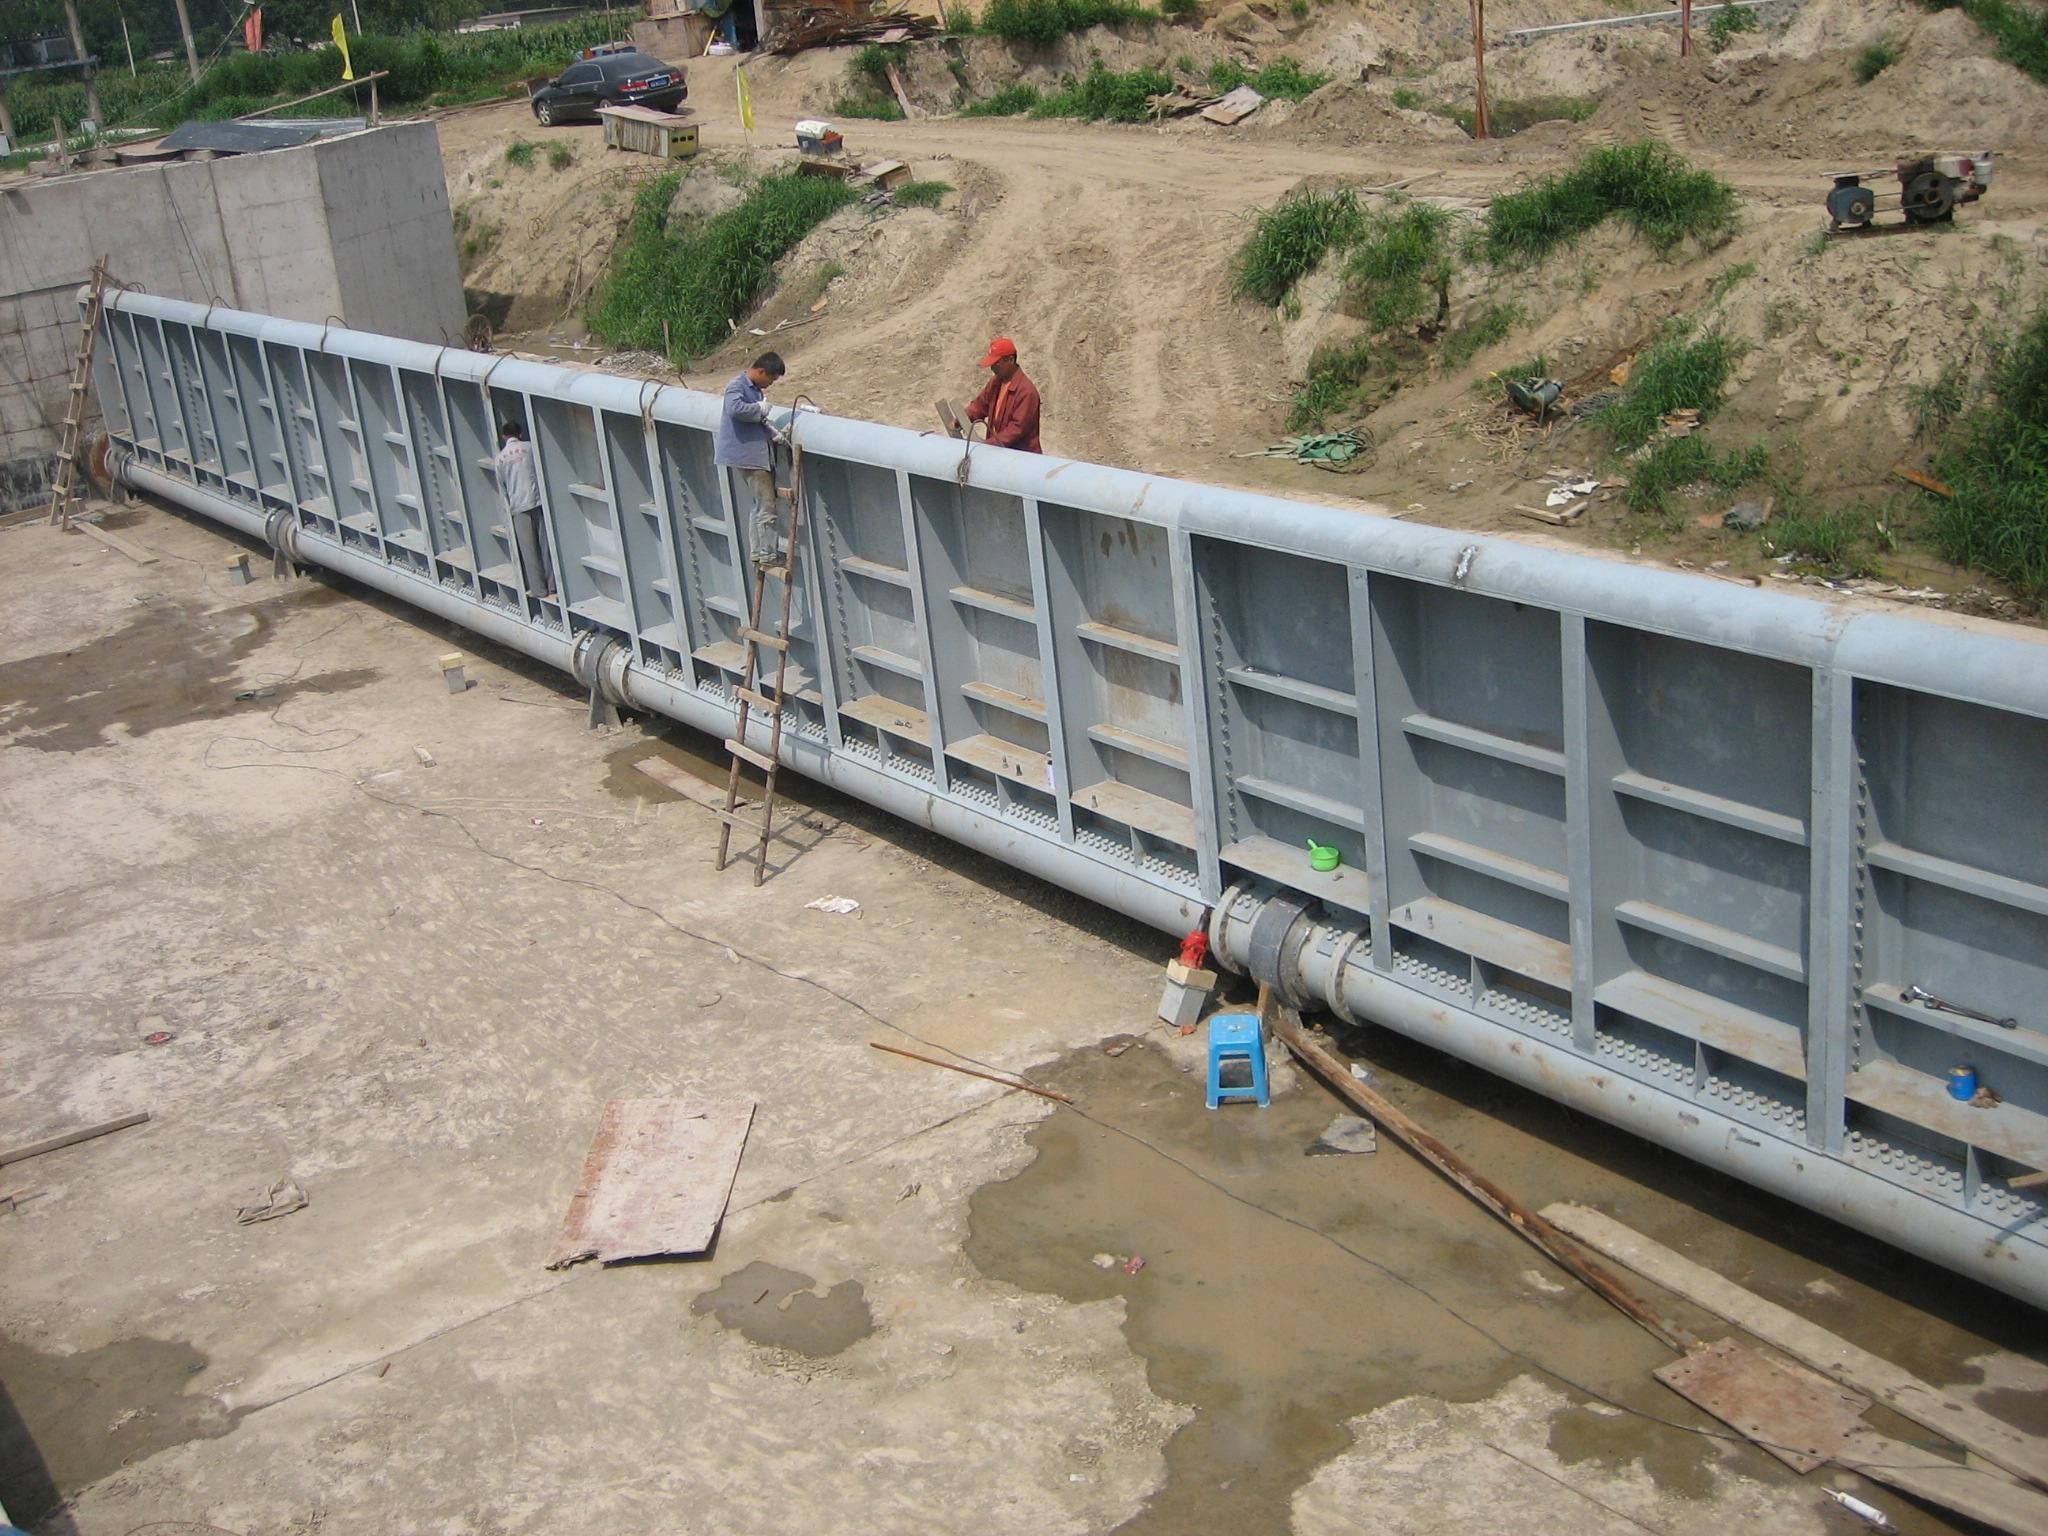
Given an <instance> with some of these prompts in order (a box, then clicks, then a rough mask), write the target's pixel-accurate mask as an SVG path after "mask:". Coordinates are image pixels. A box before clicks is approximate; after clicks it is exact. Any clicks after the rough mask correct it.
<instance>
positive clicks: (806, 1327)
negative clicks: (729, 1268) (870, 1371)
mask: <svg viewBox="0 0 2048 1536" xmlns="http://www.w3.org/2000/svg"><path fill="white" fill-rule="evenodd" d="M690 1310H691V1311H692V1312H694V1313H696V1314H697V1315H698V1316H700V1317H701V1316H703V1315H704V1314H705V1313H707V1312H708V1313H710V1314H711V1315H712V1316H713V1317H715V1318H717V1319H718V1321H719V1324H720V1325H721V1326H722V1327H726V1328H734V1329H737V1330H738V1331H739V1332H740V1333H741V1334H742V1335H744V1336H745V1337H746V1338H748V1339H750V1340H751V1341H753V1342H754V1343H756V1344H761V1345H765V1346H766V1347H768V1348H770V1349H788V1350H794V1351H795V1352H796V1353H797V1354H800V1355H811V1356H824V1355H836V1354H838V1353H839V1352H840V1351H841V1350H843V1349H847V1348H849V1347H851V1346H852V1345H855V1344H858V1343H859V1342H860V1341H861V1340H862V1339H864V1338H866V1337H867V1336H868V1335H869V1334H871V1333H873V1332H874V1331H875V1322H874V1318H873V1316H872V1315H871V1314H870V1313H869V1311H868V1303H867V1296H866V1294H865V1293H864V1291H863V1290H862V1287H861V1283H860V1282H859V1281H858V1280H842V1281H840V1282H839V1283H838V1284H837V1285H835V1286H833V1287H832V1288H831V1289H830V1290H828V1291H826V1292H824V1294H822V1295H819V1294H817V1281H815V1280H813V1279H812V1278H811V1277H810V1276H809V1275H805V1274H799V1273H798V1272H797V1271H795V1270H793V1269H783V1268H782V1267H780V1266H779V1265H775V1264H769V1263H765V1262H763V1261H761V1260H759V1259H757V1260H755V1261H754V1262H753V1263H751V1264H749V1265H747V1266H746V1267H745V1268H744V1269H736V1270H734V1271H733V1272H732V1273H731V1274H729V1275H727V1276H726V1277H725V1278H724V1280H722V1281H720V1282H719V1284H718V1286H717V1288H716V1289H714V1290H709V1291H706V1292H705V1293H704V1294H703V1295H702V1296H699V1297H698V1298H697V1299H696V1300H695V1301H693V1302H691V1303H690Z"/></svg>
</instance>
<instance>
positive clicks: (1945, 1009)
mask: <svg viewBox="0 0 2048 1536" xmlns="http://www.w3.org/2000/svg"><path fill="white" fill-rule="evenodd" d="M1899 996H1900V997H1903V998H1904V999H1905V1000H1906V1001H1907V1002H1909V1003H1924V1004H1925V1005H1926V1006H1927V1007H1929V1008H1933V1009H1935V1010H1937V1011H1938V1012H1941V1013H1954V1014H1959V1015H1961V1016H1962V1017H1963V1018H1966V1019H1975V1020H1976V1021H1977V1022H1978V1023H1979V1024H1996V1025H1997V1026H1998V1027H1999V1028H2000V1029H2018V1028H2019V1026H2020V1021H2019V1020H2018V1019H2000V1018H1994V1017H1993V1016H1992V1015H1990V1014H1988V1013H1979V1012H1978V1011H1977V1010H1976V1009H1974V1008H1965V1007H1964V1006H1963V1005H1962V1004H1961V1003H1951V1002H1949V1001H1947V1000H1946V999H1944V998H1939V997H1936V996H1935V995H1934V994H1933V993H1932V992H1929V991H1927V990H1926V989H1924V988H1923V987H1920V986H1918V985H1917V984H1916V985H1912V986H1908V987H1907V988H1906V989H1905V991H1903V992H1901V993H1900V994H1899Z"/></svg>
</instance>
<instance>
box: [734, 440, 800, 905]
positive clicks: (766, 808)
mask: <svg viewBox="0 0 2048 1536" xmlns="http://www.w3.org/2000/svg"><path fill="white" fill-rule="evenodd" d="M791 425H792V426H794V425H795V423H794V422H792V423H791ZM789 460H790V468H789V486H788V488H787V489H786V490H785V489H783V488H781V487H778V488H777V489H776V492H775V495H776V498H777V499H778V500H787V501H788V502H789V507H790V512H789V545H788V553H786V554H785V555H784V556H783V557H782V563H781V564H780V565H756V566H755V567H754V600H753V602H752V603H750V604H749V605H748V607H747V615H748V617H747V624H746V627H745V628H744V629H742V630H741V631H740V640H741V643H742V644H743V645H744V646H745V648H746V653H747V665H746V670H745V672H744V673H743V674H742V679H743V680H742V682H741V684H740V686H739V688H738V690H737V692H738V695H739V701H740V709H739V719H738V722H737V723H736V724H735V725H734V727H733V733H732V735H731V737H730V738H728V739H727V741H726V743H725V747H726V750H727V751H728V752H730V753H731V754H732V767H731V770H730V771H729V772H728V774H727V776H726V781H725V809H724V810H723V811H720V812H719V813H718V819H719V820H720V821H721V822H723V823H724V825H723V826H721V827H720V828H719V829H718V868H720V869H721V870H722V869H724V868H725V866H726V863H727V861H728V858H729V857H730V854H731V849H732V829H733V828H734V827H745V828H746V829H747V830H748V831H750V832H758V833H759V834H760V837H761V841H760V844H759V846H758V847H756V849H755V850H754V884H756V885H759V884H760V883H761V881H762V878H763V877H764V876H765V875H766V874H767V872H768V840H769V839H770V838H771V837H772V836H773V835H774V830H775V782H776V776H777V775H778V774H779V773H780V772H781V769H782V758H781V752H782V705H783V699H784V694H783V684H784V681H785V680H786V679H787V677H788V675H789V623H790V614H791V612H792V608H793V597H794V593H795V590H796V561H797V551H798V549H799V548H801V541H802V536H803V520H804V497H803V484H804V451H803V449H802V448H801V447H799V446H794V445H793V446H792V447H791V449H790V456H789ZM777 521H778V522H780V518H778V519H777ZM748 553H749V554H751V553H753V552H752V551H749V552H748ZM770 576H777V577H780V578H781V581H782V616H781V622H780V623H779V624H778V625H777V626H776V629H775V632H774V633H773V634H770V633H768V632H767V631H766V630H764V629H763V628H762V627H761V604H762V602H763V601H764V600H765V598H766V596H767V590H768V578H769V577H770ZM763 651H769V652H772V653H773V654H774V656H775V692H774V693H773V694H768V693H764V692H762V691H761V681H762V678H761V653H762V652H763ZM756 711H759V712H760V713H761V714H764V715H766V716H767V717H768V750H767V751H766V752H760V751H757V750H756V749H755V748H753V747H751V746H749V745H747V721H748V720H749V719H750V718H751V717H752V715H753V714H754V712H756ZM743 763H752V764H753V765H754V766H755V767H756V768H758V769H760V770H761V772H762V773H763V774H765V775H766V776H767V783H766V785H765V786H764V787H763V789H762V792H761V819H760V820H759V821H758V822H757V821H755V820H754V819H753V818H752V817H750V816H746V815H743V814H742V813H741V811H740V809H739V805H740V774H741V765H742V764H743ZM741 856H742V857H744V855H741Z"/></svg>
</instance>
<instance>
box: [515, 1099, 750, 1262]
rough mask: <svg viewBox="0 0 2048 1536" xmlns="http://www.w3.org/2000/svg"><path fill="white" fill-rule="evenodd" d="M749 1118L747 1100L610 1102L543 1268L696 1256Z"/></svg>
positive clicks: (726, 1189) (719, 1213) (721, 1203)
mask: <svg viewBox="0 0 2048 1536" xmlns="http://www.w3.org/2000/svg"><path fill="white" fill-rule="evenodd" d="M753 1119H754V1106H753V1104H752V1103H751V1102H747V1101H720V1102H710V1103H685V1102H682V1101H679V1100H676V1099H613V1100H611V1101H610V1102H609V1103H607V1104H606V1105H605V1107H604V1113H603V1114H602V1115H601V1116H599V1117H598V1122H597V1134H596V1135H595V1136H594V1137H592V1138H591V1142H590V1155H589V1157H587V1158H585V1159H584V1162H583V1178H582V1180H581V1181H580V1182H579V1183H578V1184H577V1186H576V1194H575V1197H574V1198H573V1199H571V1200H570V1202H569V1214H568V1215H567V1216H566V1217H565V1218H564V1219H563V1221H562V1235H561V1236H560V1237H559V1238H557V1239H556V1241H555V1248H554V1252H553V1253H552V1254H550V1255H549V1257H548V1268H549V1269H560V1268H561V1267H562V1266H563V1265H565V1264H574V1263H576V1262H577V1261H578V1260H581V1259H598V1260H601V1261H602V1262H604V1263H606V1264H610V1263H612V1262H614V1261H615V1260H618V1259H637V1258H647V1257H650V1256H652V1255H655V1254H687V1253H702V1252H704V1251H705V1250H706V1249H708V1248H709V1247H710V1246H711V1239H712V1238H713V1236H715V1235H716V1233H717V1231H718V1224H719V1222H720V1221H722V1220H723V1219H724V1217H725V1202H726V1200H727V1198H728V1197H729V1196H730V1195H731V1194H732V1181H733V1176H734V1175H735V1174H737V1173H738V1172H739V1166H740V1149H741V1148H742V1147H744V1146H745V1145H746V1141H747V1128H748V1126H749V1125H751V1124H752V1123H753Z"/></svg>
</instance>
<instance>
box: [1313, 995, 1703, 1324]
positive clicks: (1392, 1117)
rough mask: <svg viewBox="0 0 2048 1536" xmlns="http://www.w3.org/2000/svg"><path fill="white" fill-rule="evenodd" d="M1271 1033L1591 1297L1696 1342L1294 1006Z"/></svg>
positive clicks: (1375, 1121) (1646, 1322) (1374, 1120)
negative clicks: (1372, 1084) (1371, 1081)
mask: <svg viewBox="0 0 2048 1536" xmlns="http://www.w3.org/2000/svg"><path fill="white" fill-rule="evenodd" d="M1273 1037H1274V1038H1275V1039H1276V1040H1278V1041H1280V1042H1281V1043H1282V1044H1283V1045H1285V1046H1286V1047H1287V1049H1288V1050H1290V1051H1292V1052H1293V1053H1294V1054H1295V1056H1296V1057H1298V1058H1299V1059H1300V1060H1301V1062H1302V1063H1303V1064H1304V1065H1305V1066H1307V1067H1309V1068H1310V1069H1312V1070H1313V1071H1314V1072H1315V1074H1316V1075H1317V1076H1318V1077H1320V1078H1322V1079H1323V1081H1324V1082H1326V1083H1328V1084H1329V1085H1330V1086H1331V1087H1332V1088H1334V1089H1336V1090H1337V1092H1338V1093H1340V1094H1342V1095H1343V1096H1344V1097H1345V1098H1347V1099H1349V1100H1350V1101H1351V1102H1352V1103H1353V1104H1356V1105H1357V1106H1358V1107H1359V1108H1360V1109H1361V1110H1363V1111H1364V1112H1365V1113H1366V1114H1367V1115H1369V1116H1371V1117H1372V1120H1373V1122H1374V1123H1375V1124H1376V1125H1378V1126H1379V1127H1380V1128H1381V1129H1382V1130H1384V1131H1385V1132H1386V1133H1387V1134H1388V1135H1390V1136H1392V1137H1393V1138H1394V1139H1395V1140H1396V1141H1398V1142H1400V1143H1401V1144H1402V1145H1403V1146H1404V1147H1406V1148H1407V1149H1408V1150H1409V1151H1411V1152H1413V1153H1414V1154H1415V1155H1416V1156H1417V1157H1419V1158H1421V1159H1422V1160H1423V1161H1424V1162H1426V1163H1428V1164H1429V1165H1430V1166H1431V1167H1432V1168H1434V1169H1436V1171H1437V1172H1438V1173H1441V1174H1442V1175H1443V1176H1444V1177H1445V1178H1447V1179H1449V1180H1450V1181H1451V1182H1452V1183H1453V1184H1455V1185H1457V1186H1458V1188H1460V1189H1462V1190H1463V1191H1464V1192H1465V1193H1466V1194H1468V1195H1470V1196H1471V1197H1472V1198H1473V1199H1474V1200H1476V1201H1477V1202H1478V1203H1479V1204H1480V1205H1482V1206H1484V1207H1485V1208H1486V1209H1487V1210H1489V1211H1491V1212H1492V1213H1493V1214H1494V1215H1495V1216H1498V1217H1499V1218H1500V1219H1501V1220H1502V1221H1504V1222H1506V1223H1507V1224H1508V1226H1510V1227H1511V1228H1513V1229H1514V1230H1515V1231H1516V1232H1518V1233H1519V1234H1521V1236H1522V1237H1524V1238H1526V1239H1527V1240H1528V1241H1529V1242H1530V1243H1531V1244H1532V1245H1533V1246H1534V1247H1536V1248H1537V1249H1538V1250H1539V1251H1540V1252H1542V1253H1543V1254H1544V1256H1545V1257H1547V1258H1549V1259H1550V1260H1551V1261H1552V1262H1553V1263H1555V1264H1557V1265H1558V1266H1559V1267H1560V1268H1562V1269H1565V1270H1567V1271H1569V1272H1570V1273H1571V1274H1573V1275H1575V1276H1576V1277H1577V1278H1578V1279H1579V1280H1581V1281H1582V1282H1584V1283H1585V1285H1586V1286H1587V1287H1588V1288H1589V1289H1590V1290H1592V1292H1593V1293H1594V1294H1595V1295H1596V1296H1598V1297H1600V1298H1601V1300H1603V1301H1605V1302H1607V1303H1608V1304H1609V1305H1610V1306H1612V1307H1614V1308H1615V1309H1616V1310H1617V1311H1619V1312H1620V1313H1621V1314H1622V1315H1623V1316H1625V1317H1627V1318H1628V1319H1629V1320H1630V1321H1631V1322H1634V1323H1636V1324H1637V1325H1638V1326H1640V1327H1641V1328H1643V1329H1645V1330H1646V1331H1647V1332H1649V1333H1650V1334H1651V1335H1652V1336H1653V1337H1655V1338H1656V1339H1658V1340H1660V1341H1661V1342H1662V1343H1664V1344H1666V1345H1668V1346H1669V1347H1670V1348H1672V1349H1674V1350H1677V1351H1678V1352H1679V1353H1681V1354H1683V1353H1684V1352H1685V1351H1686V1350H1687V1349H1689V1348H1691V1346H1692V1345H1693V1344H1694V1343H1696V1342H1697V1341H1696V1340H1695V1339H1694V1338H1693V1337H1692V1335H1691V1334H1689V1333H1687V1332H1686V1331H1685V1330H1684V1329H1682V1328H1680V1327H1679V1326H1678V1325H1677V1324H1675V1323H1673V1322H1671V1321H1670V1320H1669V1319H1667V1318H1665V1317H1663V1316H1661V1315H1659V1314H1658V1313H1657V1312H1655V1311H1654V1310H1652V1309H1651V1307H1650V1305H1649V1303H1648V1302H1646V1301H1644V1300H1643V1299H1642V1298H1641V1297H1639V1296H1637V1295H1636V1294H1635V1293H1634V1292H1633V1291H1631V1290H1630V1289H1629V1288H1628V1287H1627V1286H1625V1285H1623V1284H1622V1283H1621V1281H1620V1280H1618V1279H1616V1278H1615V1277H1614V1276H1613V1275H1612V1274H1610V1273H1608V1271H1607V1270H1606V1269H1604V1268H1602V1267H1601V1266H1600V1265H1598V1264H1596V1263H1594V1262H1593V1260H1592V1259H1591V1258H1589V1257H1588V1256H1587V1255H1586V1253H1585V1252H1584V1251H1583V1250H1582V1249H1581V1248H1580V1247H1579V1246H1578V1244H1576V1243H1574V1242H1572V1241H1571V1240H1570V1239H1569V1238H1567V1237H1565V1236H1564V1235H1563V1234H1561V1233H1560V1232H1559V1231H1558V1229H1557V1228H1556V1227H1555V1226H1553V1225H1552V1224H1551V1223H1550V1222H1549V1221H1547V1220H1545V1219H1544V1218H1543V1217H1541V1216H1539V1215H1537V1214H1536V1213H1535V1212H1534V1211H1531V1210H1530V1209H1529V1208H1528V1207H1526V1206H1524V1205H1523V1204H1522V1203H1521V1202H1520V1201H1519V1200H1517V1199H1515V1197H1514V1196H1512V1195H1510V1194H1509V1193H1508V1192H1507V1191H1506V1190H1504V1189H1502V1188H1501V1187H1500V1186H1499V1185H1498V1184H1495V1183H1494V1182H1493V1181H1492V1180H1491V1179H1488V1178H1486V1177H1485V1176H1484V1175H1482V1174H1480V1173H1479V1172H1478V1171H1477V1170H1475V1169H1473V1168H1472V1167H1471V1166H1470V1165H1468V1164H1467V1163H1466V1162H1465V1160H1464V1159H1463V1158H1461V1157H1459V1156H1458V1155H1457V1153H1455V1152H1453V1151H1452V1150H1451V1149H1450V1148H1449V1147H1447V1146H1445V1145H1444V1144H1443V1143H1442V1142H1441V1141H1439V1140H1437V1138H1436V1137H1435V1136H1433V1135H1431V1134H1430V1133H1429V1132H1428V1131H1426V1130H1424V1129H1423V1128H1422V1126H1421V1125H1419V1124H1418V1123H1417V1122H1416V1121H1414V1120H1411V1119H1410V1118H1409V1117H1408V1116H1407V1115H1406V1114H1404V1113H1403V1112H1402V1111H1401V1110H1399V1109H1397V1108H1395V1107H1394V1105H1393V1104H1392V1103H1390V1102H1389V1101H1388V1100H1386V1099H1384V1098H1382V1097H1381V1096H1380V1095H1379V1094H1377V1093H1375V1092H1374V1091H1373V1090H1372V1089H1370V1088H1368V1087H1366V1085H1365V1084H1364V1083H1361V1082H1360V1081H1359V1080H1358V1079H1357V1078H1355V1077H1353V1076H1352V1075H1351V1070H1350V1068H1349V1067H1348V1066H1347V1065H1346V1064H1345V1063H1344V1062H1342V1061H1340V1060H1339V1059H1338V1058H1337V1056H1336V1054H1335V1053H1334V1052H1332V1051H1331V1050H1330V1049H1329V1047H1327V1046H1325V1045H1323V1044H1321V1043H1319V1042H1318V1041H1316V1040H1314V1039H1312V1038H1311V1037H1310V1035H1309V1033H1308V1031H1307V1030H1306V1029H1304V1028H1302V1024H1301V1016H1300V1015H1299V1014H1298V1013H1296V1012H1295V1011H1294V1010H1293V1009H1291V1008H1289V1009H1284V1010H1281V1012H1280V1013H1279V1016H1278V1018H1277V1019H1276V1020H1275V1022H1274V1025H1273Z"/></svg>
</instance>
